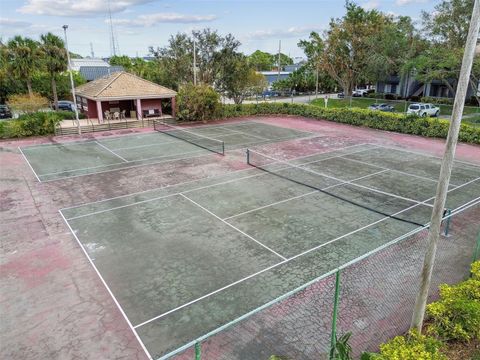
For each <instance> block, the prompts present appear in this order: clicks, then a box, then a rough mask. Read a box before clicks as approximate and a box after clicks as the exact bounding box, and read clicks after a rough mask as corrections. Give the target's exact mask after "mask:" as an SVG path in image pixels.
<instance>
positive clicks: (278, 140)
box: [39, 134, 370, 182]
mask: <svg viewBox="0 0 480 360" xmlns="http://www.w3.org/2000/svg"><path fill="white" fill-rule="evenodd" d="M232 135H233V134H232ZM315 137H322V136H312V137H303V138H297V137H293V138H292V137H288V138H279V139H272V140H265V141H264V142H255V141H251V142H246V143H239V144H235V145H232V146H239V148H236V149H228V150H226V151H225V152H230V151H238V150H243V149H245V148H246V147H247V146H248V145H252V146H262V145H268V144H271V143H276V142H282V141H287V140H295V139H309V138H315ZM88 142H96V141H88ZM369 145H370V144H369ZM227 146H228V145H227ZM204 151H206V150H196V151H191V152H184V153H180V154H176V155H162V156H154V157H151V158H145V159H138V160H127V161H126V162H125V163H126V164H128V163H134V162H140V161H148V160H154V159H160V158H162V157H168V156H178V155H186V154H194V153H200V152H204ZM203 155H212V154H208V153H206V154H203ZM195 157H196V156H192V157H186V158H180V159H181V160H184V159H189V158H195ZM174 160H178V159H172V161H174ZM168 161H170V160H168ZM163 162H166V161H160V162H152V163H147V164H138V165H131V166H124V167H121V168H118V169H110V170H103V171H97V172H91V173H87V174H78V175H72V176H64V177H57V178H54V179H48V180H42V181H41V182H50V181H58V180H65V179H71V178H76V177H81V176H88V175H95V174H103V173H106V172H111V171H117V170H122V169H130V168H134V167H140V166H147V165H156V164H160V163H163ZM119 164H124V163H116V164H109V165H99V166H95V167H87V168H79V169H72V170H67V172H72V171H81V170H88V169H92V168H93V169H94V168H100V167H110V166H115V165H119ZM64 172H65V171H59V172H55V173H48V174H41V175H39V176H48V175H55V174H61V173H64Z"/></svg>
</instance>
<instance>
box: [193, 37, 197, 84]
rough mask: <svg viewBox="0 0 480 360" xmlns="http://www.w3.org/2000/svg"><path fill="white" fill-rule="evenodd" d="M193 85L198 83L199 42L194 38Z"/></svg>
mask: <svg viewBox="0 0 480 360" xmlns="http://www.w3.org/2000/svg"><path fill="white" fill-rule="evenodd" d="M193 85H197V42H196V41H195V40H193Z"/></svg>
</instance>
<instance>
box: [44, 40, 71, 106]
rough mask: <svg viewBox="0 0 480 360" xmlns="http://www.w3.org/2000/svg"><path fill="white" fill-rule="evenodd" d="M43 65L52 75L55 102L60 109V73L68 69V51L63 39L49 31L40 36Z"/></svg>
mask: <svg viewBox="0 0 480 360" xmlns="http://www.w3.org/2000/svg"><path fill="white" fill-rule="evenodd" d="M40 42H41V45H40V49H41V51H42V57H43V65H44V67H45V69H46V71H47V72H48V74H49V75H50V81H51V84H52V94H53V103H54V105H55V109H58V95H57V82H56V78H57V76H58V74H60V73H61V72H63V71H66V70H67V65H68V64H67V51H66V50H65V44H64V43H63V40H62V39H60V38H59V37H58V36H56V35H54V34H52V33H47V34H43V35H41V36H40Z"/></svg>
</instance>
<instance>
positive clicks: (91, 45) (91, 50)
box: [90, 42, 95, 59]
mask: <svg viewBox="0 0 480 360" xmlns="http://www.w3.org/2000/svg"><path fill="white" fill-rule="evenodd" d="M90 55H91V57H92V59H93V58H94V57H95V53H94V52H93V44H92V43H91V42H90Z"/></svg>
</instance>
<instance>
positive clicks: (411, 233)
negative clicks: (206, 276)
mask: <svg viewBox="0 0 480 360" xmlns="http://www.w3.org/2000/svg"><path fill="white" fill-rule="evenodd" d="M477 200H480V197H479V198H477ZM479 204H480V202H477V203H475V204H471V205H469V206H468V207H465V208H462V207H459V210H458V211H455V212H452V213H451V214H450V215H448V216H447V217H444V218H443V219H446V218H448V217H452V216H454V215H456V214H458V213H461V212H462V211H464V210H467V209H468V208H470V207H472V206H475V205H479ZM426 229H428V227H424V228H417V229H414V230H412V231H409V232H407V233H405V234H403V235H400V236H398V237H396V238H395V239H393V240H391V241H389V242H387V243H385V244H383V245H380V246H379V247H377V248H375V249H373V250H370V251H368V252H367V253H365V254H363V255H360V256H359V257H357V258H355V259H352V260H350V261H348V262H346V263H345V264H343V265H341V266H338V267H336V268H335V269H332V270H330V271H328V272H326V273H324V274H322V275H320V276H318V277H316V278H314V279H312V280H310V281H308V282H306V283H305V284H302V285H300V286H298V287H297V288H295V289H293V290H290V291H288V292H286V293H284V294H283V295H280V296H278V297H276V298H275V299H273V300H271V301H269V302H267V303H265V304H263V305H261V306H259V307H257V308H255V309H253V310H251V311H249V312H247V313H245V314H243V315H241V316H239V317H237V318H235V319H234V320H232V321H229V322H228V323H226V324H223V325H221V326H219V327H217V328H215V329H214V330H211V331H209V332H208V333H206V334H204V335H201V336H199V337H197V338H195V339H194V340H191V341H190V342H188V343H186V344H184V345H182V346H180V347H178V348H176V349H175V350H173V351H170V352H168V353H167V354H165V355H162V356H161V357H159V358H157V359H156V360H166V359H169V358H170V357H171V356H174V355H176V354H178V353H180V352H182V351H185V350H187V349H188V348H189V347H191V346H193V345H195V343H197V342H201V341H203V340H205V339H208V338H209V337H211V336H213V335H216V334H218V333H220V332H221V331H223V330H225V329H227V328H229V327H230V326H233V325H235V324H238V323H240V322H241V321H243V320H245V319H247V318H249V317H250V316H253V315H255V314H256V313H258V312H260V311H262V310H264V309H266V308H268V307H270V306H272V305H274V304H276V303H278V302H280V301H283V300H285V299H286V298H288V297H290V296H292V295H294V294H295V293H298V292H299V291H302V290H304V289H306V288H307V287H309V286H311V285H312V284H314V283H316V282H318V281H321V280H323V279H325V278H327V277H329V276H331V275H333V274H334V273H335V272H337V271H338V270H342V269H345V268H347V267H349V266H351V265H353V264H356V263H358V262H360V261H362V260H363V259H365V258H367V257H369V256H371V255H374V254H376V253H378V252H380V251H381V250H383V249H385V248H387V247H389V246H393V245H395V244H396V243H399V242H401V241H403V240H405V239H406V238H408V237H410V236H415V235H417V234H419V233H421V232H422V231H425V230H426Z"/></svg>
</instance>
